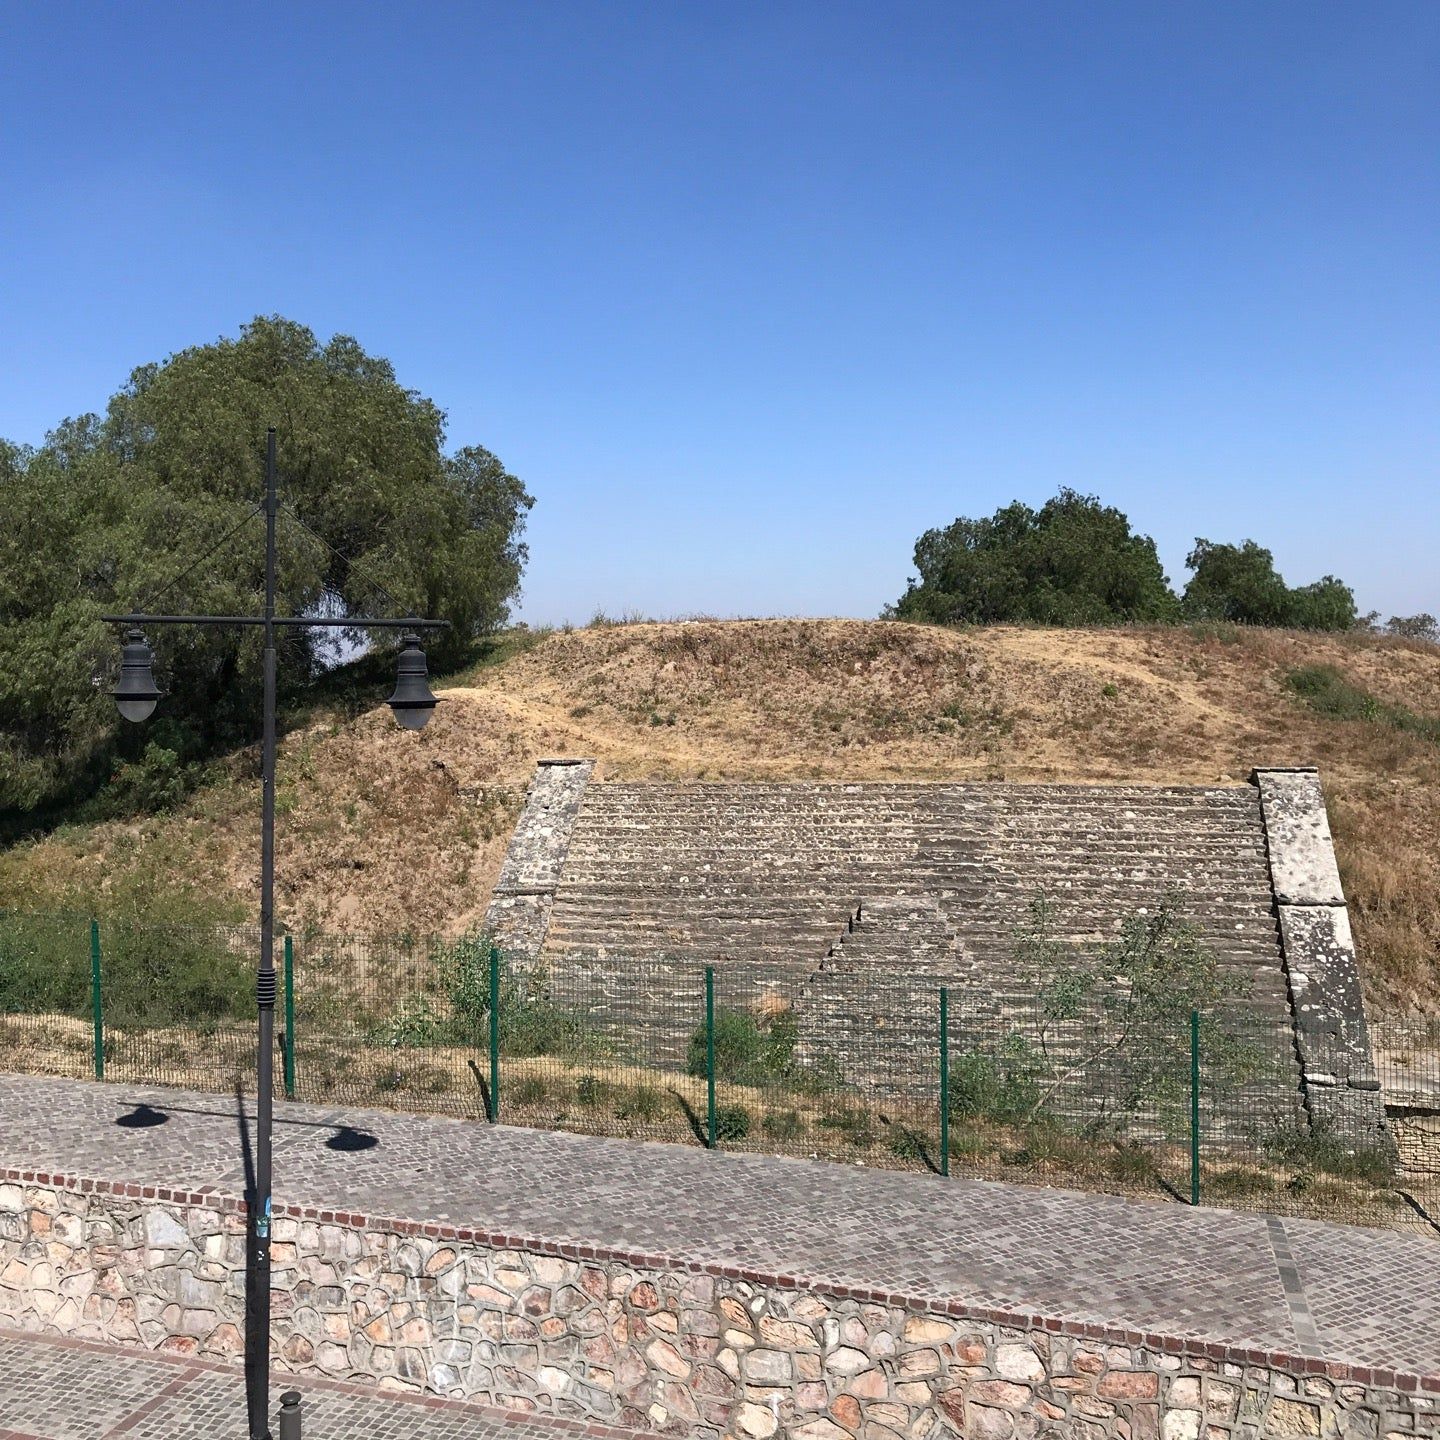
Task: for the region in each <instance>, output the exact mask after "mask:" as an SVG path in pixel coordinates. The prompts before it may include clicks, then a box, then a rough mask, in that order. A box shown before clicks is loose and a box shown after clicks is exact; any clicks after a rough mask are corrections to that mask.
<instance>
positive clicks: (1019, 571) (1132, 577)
mask: <svg viewBox="0 0 1440 1440" xmlns="http://www.w3.org/2000/svg"><path fill="white" fill-rule="evenodd" d="M915 568H916V570H918V571H919V578H918V579H915V580H911V582H910V584H909V587H908V588H907V590H906V591H905V594H904V595H902V596H901V597H900V600H899V601H898V602H897V603H896V605H895V606H894V607H893V608H892V609H891V610H890V611H889V612H888V613H889V614H891V615H893V616H894V617H896V618H898V619H901V620H922V621H930V622H932V623H935V624H941V625H950V624H956V623H960V622H970V623H975V624H985V623H989V622H993V621H1005V620H1029V621H1037V622H1039V623H1042V624H1050V625H1089V624H1113V623H1116V622H1120V621H1127V620H1165V619H1170V618H1172V617H1173V616H1174V615H1175V613H1176V601H1175V596H1174V594H1173V592H1172V591H1171V589H1170V584H1169V581H1168V580H1167V579H1166V578H1165V571H1164V569H1163V568H1162V566H1161V564H1160V558H1159V556H1158V555H1157V554H1156V551H1155V542H1154V541H1153V540H1152V539H1150V537H1149V536H1148V535H1136V534H1134V533H1133V532H1132V530H1131V528H1130V521H1129V520H1128V519H1127V518H1126V516H1125V515H1124V514H1122V513H1121V512H1120V511H1119V510H1117V509H1115V508H1114V506H1110V505H1102V504H1101V503H1100V501H1099V500H1098V499H1097V498H1096V497H1095V496H1093V495H1080V494H1077V493H1076V492H1075V491H1074V490H1061V491H1060V493H1059V494H1058V495H1057V496H1055V498H1054V499H1052V500H1049V501H1047V502H1046V503H1045V504H1044V505H1043V506H1041V508H1040V509H1039V510H1032V509H1031V508H1030V507H1029V506H1028V505H1023V504H1021V503H1020V502H1019V501H1016V502H1015V503H1014V504H1012V505H1006V506H1005V507H1004V508H1003V509H1000V510H997V511H996V512H995V513H994V515H991V516H989V517H988V518H985V519H980V520H970V519H966V518H964V517H961V518H960V519H958V520H956V521H954V523H953V524H950V525H947V526H946V527H945V528H944V529H937V530H927V531H926V532H925V533H924V534H923V535H922V536H921V537H920V539H919V540H918V541H917V542H916V545H915Z"/></svg>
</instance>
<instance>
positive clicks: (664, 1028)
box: [0, 912, 1440, 1234]
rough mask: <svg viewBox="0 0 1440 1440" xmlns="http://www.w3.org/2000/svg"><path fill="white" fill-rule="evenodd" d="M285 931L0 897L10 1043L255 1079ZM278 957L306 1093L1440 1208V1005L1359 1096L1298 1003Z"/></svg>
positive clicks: (210, 1085)
mask: <svg viewBox="0 0 1440 1440" xmlns="http://www.w3.org/2000/svg"><path fill="white" fill-rule="evenodd" d="M258 945H259V937H258V933H257V932H256V931H255V930H253V929H250V928H246V927H237V928H228V929H227V928H219V929H217V928H202V927H195V928H187V927H177V926H165V927H161V926H150V925H146V924H143V923H140V922H117V921H108V920H107V921H105V922H104V923H103V924H96V923H94V922H92V921H90V920H89V919H88V918H87V917H84V916H79V915H55V914H51V915H33V914H16V913H13V912H10V913H6V912H0V1041H3V1044H4V1047H5V1048H4V1058H3V1061H0V1063H3V1064H4V1065H5V1067H6V1068H8V1069H15V1070H24V1071H30V1072H35V1073H46V1074H58V1075H67V1076H74V1077H81V1076H90V1075H95V1076H97V1077H100V1078H104V1079H111V1080H123V1081H127V1082H130V1083H144V1084H165V1085H174V1086H181V1087H190V1088H197V1089H208V1090H221V1091H228V1090H230V1089H233V1087H234V1086H235V1084H236V1083H237V1082H238V1083H240V1084H243V1085H249V1084H250V1083H251V1081H252V1080H253V1074H254V1063H255V1056H254V1036H255V1025H254V964H255V956H256V954H257V953H258ZM276 963H277V967H278V968H280V969H281V971H282V980H283V983H282V987H281V1002H280V1003H281V1007H282V1009H281V1013H280V1015H279V1016H277V1054H276V1073H277V1086H276V1088H277V1093H280V1094H284V1095H288V1096H290V1097H291V1098H295V1099H300V1100H309V1101H314V1102H317V1103H324V1104H327V1105H335V1104H342V1105H351V1106H357V1107H365V1106H378V1107H384V1108H391V1109H400V1110H412V1111H417V1112H421V1113H438V1114H447V1115H453V1116H459V1117H465V1118H470V1119H474V1120H480V1121H485V1120H489V1121H495V1120H499V1121H503V1122H505V1123H508V1124H519V1125H526V1126H532V1127H536V1128H545V1129H562V1130H572V1131H577V1132H582V1133H586V1134H594V1135H603V1136H612V1137H620V1138H629V1139H646V1140H661V1141H669V1142H672V1143H677V1144H689V1145H704V1146H709V1147H712V1148H716V1149H720V1150H748V1151H761V1152H771V1153H778V1154H788V1155H796V1156H807V1157H813V1158H817V1159H823V1160H831V1161H840V1162H846V1163H854V1164H860V1165H866V1166H880V1167H887V1168H898V1169H906V1170H911V1171H915V1172H917V1173H930V1174H935V1175H942V1176H943V1175H958V1176H969V1177H978V1178H986V1179H996V1180H1006V1181H1011V1182H1016V1183H1024V1184H1042V1185H1059V1186H1067V1187H1072V1188H1077V1189H1088V1190H1095V1191H1108V1192H1114V1193H1121V1194H1128V1195H1134V1196H1141V1197H1147V1198H1152V1199H1156V1200H1160V1201H1170V1202H1174V1203H1201V1204H1210V1205H1225V1206H1229V1207H1233V1208H1239V1209H1251V1210H1265V1211H1271V1212H1279V1213H1285V1214H1295V1215H1309V1216H1316V1217H1320V1218H1326V1219H1335V1220H1345V1221H1351V1222H1356V1223H1362V1224H1372V1225H1384V1226H1390V1227H1409V1228H1413V1229H1415V1230H1417V1231H1423V1232H1426V1233H1430V1234H1440V1022H1436V1021H1434V1020H1428V1019H1411V1020H1391V1021H1383V1022H1379V1023H1375V1024H1372V1025H1371V1027H1370V1038H1371V1044H1372V1050H1373V1054H1374V1060H1375V1070H1376V1074H1377V1076H1378V1078H1379V1084H1380V1089H1379V1091H1378V1092H1375V1093H1374V1094H1373V1095H1371V1096H1370V1097H1369V1098H1368V1101H1367V1102H1366V1103H1368V1105H1369V1109H1368V1110H1366V1109H1365V1107H1364V1105H1363V1104H1362V1105H1361V1106H1360V1108H1359V1109H1358V1110H1357V1111H1356V1114H1358V1115H1361V1117H1362V1118H1361V1119H1360V1120H1358V1121H1356V1122H1355V1123H1353V1124H1352V1123H1350V1122H1348V1121H1345V1122H1343V1123H1337V1121H1336V1118H1335V1116H1336V1114H1337V1113H1344V1112H1337V1111H1336V1110H1335V1108H1334V1106H1333V1105H1332V1106H1330V1107H1329V1108H1328V1109H1327V1108H1325V1107H1324V1106H1321V1105H1320V1104H1319V1103H1318V1100H1319V1099H1321V1098H1326V1097H1318V1096H1317V1095H1316V1093H1315V1092H1314V1089H1313V1082H1311V1089H1309V1090H1307V1081H1306V1077H1305V1076H1304V1075H1303V1074H1302V1071H1301V1068H1300V1064H1299V1060H1298V1057H1297V1051H1296V1043H1295V1035H1294V1031H1293V1027H1292V1026H1291V1025H1290V1024H1289V1023H1288V1022H1287V1020H1286V1019H1285V1018H1284V1017H1283V1016H1276V1017H1274V1018H1273V1019H1272V1018H1267V1017H1266V1016H1264V1015H1263V1014H1261V1013H1259V1012H1257V1011H1256V1010H1254V1009H1249V1008H1247V1007H1245V1006H1244V1005H1243V1004H1241V1003H1231V1004H1228V1005H1227V1004H1217V1005H1214V1006H1209V1007H1206V1008H1205V1009H1203V1010H1200V1011H1195V1012H1191V1011H1188V1010H1185V1009H1183V1008H1178V1007H1176V1006H1174V1005H1166V1004H1158V1005H1157V1004H1150V1005H1147V1006H1136V1005H1134V1004H1131V1003H1128V997H1127V996H1126V994H1125V993H1124V992H1123V991H1111V992H1091V993H1086V994H1069V995H1064V994H1061V995H1060V997H1059V998H1058V999H1057V989H1056V987H1054V986H1047V985H1043V984H1039V983H1031V984H1027V983H1024V982H1023V980H1021V979H1020V978H1018V977H1017V978H1016V980H1015V981H1014V983H1012V984H1011V985H1010V986H1009V988H1008V989H1007V990H1006V991H1005V992H1004V993H997V992H995V991H993V990H986V991H984V992H981V991H980V990H979V989H978V988H977V987H973V986H962V985H950V986H945V985H942V984H940V983H938V981H937V979H936V978H935V977H933V976H930V977H926V976H924V975H909V976H902V975H876V974H868V973H867V974H865V975H864V976H863V984H857V982H856V977H855V976H853V975H850V976H846V975H845V974H843V973H840V972H835V973H827V972H826V971H825V970H824V969H823V967H822V969H821V970H819V971H816V972H814V973H812V974H808V975H807V976H806V977H805V978H804V979H798V978H796V976H795V975H793V974H792V975H789V976H777V975H773V974H769V973H766V972H765V971H763V970H761V969H759V968H757V967H754V966H743V965H735V966H729V967H727V966H726V965H725V964H724V963H719V964H716V965H713V966H707V965H705V964H703V963H700V962H697V961H694V960H689V959H666V958H663V957H654V956H649V957H644V958H638V959H636V958H629V957H617V956H614V955H607V954H603V953H595V954H585V953H576V954H571V955H565V956H559V957H555V958H552V959H548V960H547V961H546V962H545V963H543V964H540V963H535V962H532V961H528V960H525V959H521V958H519V957H515V956H509V955H505V954H502V953H501V952H500V951H499V950H497V949H496V948H494V947H493V946H492V945H490V944H489V943H488V941H487V940H486V938H485V937H483V936H477V935H471V936H462V937H457V938H449V939H443V938H436V937H426V936H357V935H326V934H319V933H313V934H296V935H293V936H284V937H282V938H281V939H280V940H279V941H277V953H276ZM1360 1098H1361V1100H1365V1098H1366V1097H1364V1096H1362V1097H1360ZM1365 1115H1368V1116H1370V1117H1371V1118H1370V1119H1368V1120H1366V1119H1364V1116H1365Z"/></svg>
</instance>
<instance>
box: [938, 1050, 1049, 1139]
mask: <svg viewBox="0 0 1440 1440" xmlns="http://www.w3.org/2000/svg"><path fill="white" fill-rule="evenodd" d="M1038 1068H1039V1067H1038V1065H1037V1062H1036V1059H1035V1057H1034V1056H1033V1054H1032V1053H1031V1049H1030V1046H1029V1044H1028V1043H1027V1042H1026V1041H1025V1040H1024V1039H1023V1038H1022V1037H1021V1036H1018V1035H1016V1036H1011V1037H1010V1038H1009V1039H1008V1040H1006V1041H1005V1042H1004V1044H1002V1045H1001V1046H1000V1048H999V1051H998V1053H996V1054H994V1055H984V1054H976V1053H966V1054H962V1055H957V1056H956V1057H955V1058H954V1059H953V1060H952V1061H951V1062H950V1113H951V1115H962V1116H973V1117H975V1118H976V1119H983V1120H995V1121H999V1122H1002V1123H1003V1122H1005V1121H1009V1120H1018V1119H1021V1118H1022V1117H1024V1116H1026V1115H1028V1114H1029V1113H1030V1112H1031V1110H1032V1109H1033V1108H1034V1106H1035V1103H1036V1101H1037V1100H1038V1099H1039V1098H1040V1085H1039V1081H1038V1077H1037V1071H1038Z"/></svg>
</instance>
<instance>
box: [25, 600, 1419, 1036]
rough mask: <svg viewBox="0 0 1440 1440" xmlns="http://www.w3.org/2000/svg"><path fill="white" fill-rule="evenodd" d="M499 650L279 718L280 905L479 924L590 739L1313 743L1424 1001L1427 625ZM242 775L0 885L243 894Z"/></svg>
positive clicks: (1206, 758) (1411, 999)
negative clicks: (1318, 675) (350, 710)
mask: <svg viewBox="0 0 1440 1440" xmlns="http://www.w3.org/2000/svg"><path fill="white" fill-rule="evenodd" d="M504 653H506V654H507V655H508V657H509V658H506V659H504V660H503V661H502V662H501V663H492V664H487V665H482V666H479V667H477V668H476V669H474V670H473V671H471V672H469V673H468V674H465V675H462V676H460V677H457V679H456V681H455V682H454V683H451V684H450V685H449V686H448V687H447V688H444V689H442V690H441V691H440V693H441V694H442V695H443V696H444V699H445V704H443V705H442V706H441V707H440V710H439V712H438V713H437V715H436V717H435V719H434V720H433V721H432V722H431V724H430V726H429V727H428V728H427V729H426V730H425V731H423V732H421V733H420V734H419V735H411V734H407V733H404V732H400V731H398V730H397V729H396V728H395V726H394V725H393V723H392V721H391V719H390V716H389V714H388V712H386V711H385V710H384V708H383V707H377V709H375V710H374V711H371V712H369V713H367V714H364V715H362V716H361V717H360V718H359V719H358V720H355V721H353V722H348V723H347V722H342V721H341V720H339V719H336V718H328V717H327V718H321V719H319V720H316V721H313V722H312V723H310V724H309V725H308V726H307V727H305V728H303V729H299V730H295V731H292V732H291V733H290V734H289V735H287V737H286V738H285V741H284V745H283V749H282V757H281V765H280V780H279V788H278V808H279V812H280V820H279V837H280V838H279V854H278V875H279V882H278V884H279V892H280V893H279V903H280V908H281V910H282V913H283V914H284V915H285V916H286V917H287V918H288V919H289V920H290V921H291V922H292V923H300V922H309V923H318V924H322V925H325V926H327V927H331V928H337V929H365V930H391V931H394V930H410V931H426V930H436V929H444V930H459V929H463V928H464V927H467V926H471V925H474V924H475V923H476V922H477V921H478V920H479V918H480V917H481V915H482V914H483V913H484V910H485V906H486V902H487V899H488V895H489V890H490V887H491V885H492V884H493V883H494V878H495V875H496V873H497V871H498V869H499V865H500V861H501V858H502V856H503V854H504V850H505V846H506V843H507V841H508V837H509V831H510V827H511V826H512V824H513V822H514V819H515V816H516V815H517V813H518V811H519V807H520V805H521V802H522V800H523V796H524V788H525V784H526V782H527V780H528V778H529V775H530V773H531V769H532V766H533V763H534V761H535V759H536V758H537V757H539V756H543V755H591V756H595V757H596V758H597V759H598V760H599V762H600V765H599V776H600V778H603V777H606V776H616V777H620V776H623V777H629V778H639V777H654V778H671V779H676V778H694V779H720V778H745V777H751V778H758V777H769V778H785V777H791V778H827V779H848V780H871V779H897V778H898V779H947V778H954V779H995V780H999V779H1004V780H1014V781H1041V780H1071V781H1103V780H1115V779H1128V780H1139V781H1153V782H1181V783H1216V782H1220V783H1229V782H1235V783H1240V782H1243V781H1244V779H1245V777H1246V776H1247V775H1248V773H1249V771H1250V769H1251V767H1252V766H1254V765H1257V764H1299V763H1314V764H1318V765H1319V766H1320V767H1321V769H1322V773H1323V778H1324V780H1325V784H1326V789H1327V793H1328V796H1329V800H1330V805H1331V820H1332V824H1333V826H1334V829H1335V832H1336V838H1337V843H1338V846H1339V850H1340V857H1341V863H1342V867H1343V871H1344V877H1345V883H1346V887H1347V890H1348V893H1349V895H1350V898H1351V901H1352V906H1353V913H1354V915H1355V918H1356V921H1357V929H1358V937H1357V938H1358V940H1359V943H1360V946H1361V951H1362V963H1363V965H1364V969H1365V974H1366V978H1367V985H1368V987H1369V990H1370V992H1371V999H1372V1001H1374V1002H1376V1003H1377V1004H1379V1005H1380V1006H1382V1007H1383V1008H1385V1009H1404V1008H1409V1007H1410V1006H1412V1005H1418V1006H1420V1007H1421V1008H1424V1009H1427V1010H1434V1009H1436V1008H1440V954H1437V952H1440V743H1437V739H1436V728H1435V727H1436V722H1437V717H1440V650H1437V649H1436V648H1435V647H1432V646H1426V645H1423V644H1418V643H1411V642H1403V641H1395V640H1385V639H1377V638H1372V637H1337V638H1326V637H1317V636H1315V635H1310V634H1300V633H1291V632H1279V631H1246V630H1237V629H1231V628H1228V627H1220V628H1213V627H1212V628H1209V629H1203V630H1201V629H1185V628H1174V627H1157V628H1153V629H1135V630H1094V631H1090V630H1039V629H1018V628H1008V627H1002V628H992V629H983V630H972V631H964V632H951V631H943V630H937V629H932V628H928V627H920V626H912V625H901V624H893V623H884V622H866V621H792V620H757V621H726V622H711V621H692V622H676V623H657V624H641V625H624V626H597V627H594V628H590V629H587V630H578V631H573V632H567V633H555V634H551V635H548V636H544V637H523V636H517V637H511V639H510V640H509V641H508V642H507V645H506V647H505V652H504ZM1315 666H1324V667H1331V668H1332V670H1333V672H1334V673H1335V675H1337V676H1338V677H1339V679H1340V680H1341V681H1342V682H1343V683H1345V684H1346V685H1348V686H1349V687H1350V689H1351V691H1352V693H1354V692H1363V696H1364V697H1369V699H1368V700H1366V703H1365V704H1364V705H1363V706H1362V707H1361V709H1362V713H1360V714H1359V715H1357V716H1356V718H1339V717H1338V716H1337V714H1336V713H1333V712H1326V711H1324V710H1322V709H1317V708H1316V707H1315V705H1314V704H1313V703H1310V702H1307V700H1306V698H1305V697H1304V696H1303V695H1302V694H1300V693H1297V691H1296V689H1295V688H1294V684H1293V679H1292V677H1293V676H1294V675H1295V672H1296V671H1297V670H1301V669H1302V668H1303V667H1315ZM1397 717H1399V718H1398V719H1397ZM1405 717H1408V720H1407V719H1406V718H1405ZM1410 721H1413V722H1415V723H1414V724H1410V723H1409V722H1410ZM1427 726H1428V727H1430V728H1429V729H1428V730H1427ZM253 776H254V760H253V756H251V755H244V756H237V757H236V758H235V760H234V762H233V763H232V765H231V766H230V778H229V779H228V780H225V781H222V782H221V783H218V784H215V785H212V786H209V787H207V788H206V789H204V790H202V791H200V792H199V793H197V794H196V795H194V796H193V797H192V798H191V799H190V800H189V801H188V802H186V804H185V805H184V806H183V807H182V808H181V809H180V810H179V811H178V812H177V813H175V814H171V815H166V816H158V817H154V818H150V819H146V820H143V821H140V822H138V823H129V824H118V823H111V824H106V825H100V826H91V827H85V828H79V827H74V828H70V829H65V830H61V831H57V832H55V833H54V834H52V835H50V836H48V837H46V838H44V839H43V840H39V841H35V842H31V843H29V844H26V845H22V846H18V847H15V848H13V849H12V850H10V851H8V852H6V853H5V854H3V855H0V904H5V903H9V904H41V903H51V904H53V903H58V902H61V901H69V902H71V903H76V904H86V903H93V902H94V901H95V900H96V899H97V898H98V899H101V900H103V899H104V898H106V897H107V896H108V897H115V896H118V895H123V896H125V897H126V899H127V902H128V903H132V904H138V905H140V906H142V907H143V906H145V905H147V904H151V903H153V904H154V905H155V906H156V907H157V908H160V909H163V910H164V911H165V912H166V913H167V914H173V913H175V912H176V908H177V906H179V907H183V906H184V905H185V904H187V903H191V904H193V905H195V906H197V907H199V906H202V905H203V906H205V907H208V909H209V911H211V912H214V911H215V910H216V908H217V907H219V908H220V909H222V910H227V911H230V912H232V913H233V914H234V915H235V917H236V918H240V917H243V916H244V915H245V914H246V913H247V912H248V910H249V908H250V906H251V905H252V904H253V899H252V897H253V895H254V888H255V885H256V883H257V877H256V875H255V866H254V861H253V858H252V857H253V856H254V854H255V851H256V848H257V847H256V834H257V829H258V819H257V816H256V811H257V808H258V806H257V803H256V786H255V782H254V778H253Z"/></svg>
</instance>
